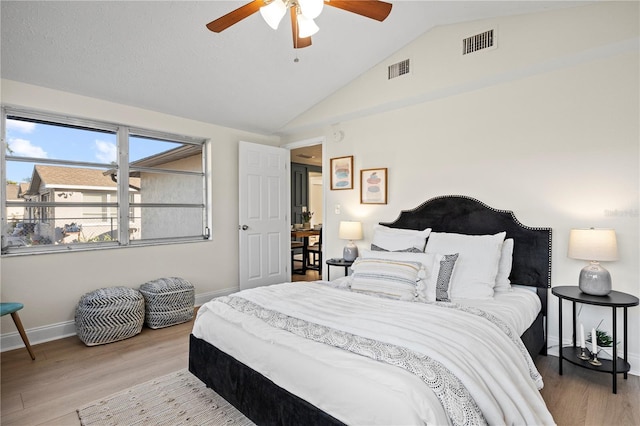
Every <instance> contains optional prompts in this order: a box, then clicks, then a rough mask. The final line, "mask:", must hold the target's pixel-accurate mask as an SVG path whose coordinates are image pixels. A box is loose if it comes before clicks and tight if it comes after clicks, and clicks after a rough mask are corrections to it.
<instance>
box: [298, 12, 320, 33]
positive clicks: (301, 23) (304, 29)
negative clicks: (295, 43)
mask: <svg viewBox="0 0 640 426" xmlns="http://www.w3.org/2000/svg"><path fill="white" fill-rule="evenodd" d="M297 19H298V35H299V37H300V38H306V37H311V36H312V35H314V34H315V33H317V32H318V31H320V27H318V26H317V25H316V23H315V22H313V19H311V18H307V17H306V16H304V15H302V14H298V16H297Z"/></svg>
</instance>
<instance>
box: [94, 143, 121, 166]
mask: <svg viewBox="0 0 640 426" xmlns="http://www.w3.org/2000/svg"><path fill="white" fill-rule="evenodd" d="M95 146H96V151H97V152H96V158H97V159H98V161H100V162H102V163H113V162H115V161H117V159H118V148H117V147H116V144H114V143H112V142H105V141H101V140H96V144H95Z"/></svg>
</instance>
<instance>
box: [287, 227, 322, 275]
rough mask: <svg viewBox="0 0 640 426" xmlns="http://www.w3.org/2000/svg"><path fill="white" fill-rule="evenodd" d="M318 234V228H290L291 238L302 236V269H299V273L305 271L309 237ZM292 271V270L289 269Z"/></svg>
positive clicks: (304, 272)
mask: <svg viewBox="0 0 640 426" xmlns="http://www.w3.org/2000/svg"><path fill="white" fill-rule="evenodd" d="M314 236H320V229H314V228H311V229H292V230H291V239H292V240H294V239H296V240H297V239H300V238H302V269H300V273H301V274H303V275H304V274H306V273H307V259H308V256H309V252H308V248H309V237H314ZM291 272H292V273H293V271H291Z"/></svg>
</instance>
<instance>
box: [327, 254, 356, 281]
mask: <svg viewBox="0 0 640 426" xmlns="http://www.w3.org/2000/svg"><path fill="white" fill-rule="evenodd" d="M327 265H329V267H327V281H331V280H330V279H329V271H330V270H331V266H343V267H344V276H345V277H346V276H347V275H349V266H351V265H353V260H344V259H328V260H327Z"/></svg>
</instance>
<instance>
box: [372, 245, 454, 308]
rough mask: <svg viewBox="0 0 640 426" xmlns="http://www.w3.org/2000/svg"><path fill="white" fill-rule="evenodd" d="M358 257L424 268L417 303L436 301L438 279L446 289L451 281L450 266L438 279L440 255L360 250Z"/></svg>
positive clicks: (441, 256)
mask: <svg viewBox="0 0 640 426" xmlns="http://www.w3.org/2000/svg"><path fill="white" fill-rule="evenodd" d="M360 257H361V258H363V259H391V260H397V261H401V262H420V263H421V264H422V265H423V267H424V276H423V277H422V279H421V280H420V281H419V282H418V284H417V285H418V288H417V290H418V300H419V301H427V302H433V301H435V300H436V286H437V284H438V278H440V281H441V285H442V286H443V287H448V285H449V282H450V280H451V273H450V272H451V270H452V269H453V266H452V265H451V268H449V270H448V271H447V272H448V273H445V274H443V276H442V277H439V275H440V261H441V260H443V259H444V258H445V256H444V255H442V254H427V253H411V252H386V251H373V250H367V249H362V250H360ZM453 262H455V259H453Z"/></svg>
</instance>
